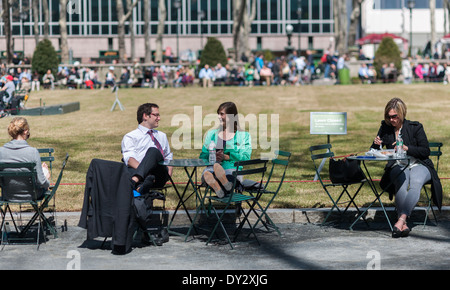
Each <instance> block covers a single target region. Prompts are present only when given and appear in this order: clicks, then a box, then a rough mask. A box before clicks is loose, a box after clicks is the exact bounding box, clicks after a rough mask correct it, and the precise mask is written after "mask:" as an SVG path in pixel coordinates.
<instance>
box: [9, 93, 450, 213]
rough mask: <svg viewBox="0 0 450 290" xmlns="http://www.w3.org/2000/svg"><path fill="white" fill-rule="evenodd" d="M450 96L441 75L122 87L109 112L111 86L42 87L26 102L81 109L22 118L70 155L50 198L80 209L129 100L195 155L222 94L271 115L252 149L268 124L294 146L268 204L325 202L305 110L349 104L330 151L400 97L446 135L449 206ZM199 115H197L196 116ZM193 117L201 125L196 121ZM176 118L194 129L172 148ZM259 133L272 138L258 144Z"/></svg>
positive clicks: (177, 152)
mask: <svg viewBox="0 0 450 290" xmlns="http://www.w3.org/2000/svg"><path fill="white" fill-rule="evenodd" d="M449 96H450V87H449V86H444V85H442V84H413V85H409V86H408V85H402V84H389V85H381V84H379V85H351V86H300V87H269V88H267V87H253V88H247V87H214V88H210V89H203V88H198V87H192V88H177V89H173V88H168V89H162V90H154V89H121V90H119V98H120V101H121V102H122V104H123V105H124V107H125V110H124V111H120V110H119V109H118V108H116V110H115V111H113V112H111V111H110V109H111V106H112V104H113V103H114V100H115V95H114V94H113V93H111V91H110V90H109V89H105V90H55V91H49V90H45V91H42V90H41V91H40V92H32V93H31V95H30V99H29V100H28V103H27V104H26V106H27V107H36V106H39V104H40V103H45V104H46V105H55V104H62V103H67V102H73V101H79V102H80V104H81V109H80V111H77V112H73V113H68V114H64V115H54V116H27V117H26V118H27V119H28V121H29V123H30V126H31V139H30V140H29V143H30V145H32V146H34V147H53V148H55V150H56V157H57V163H56V166H55V170H56V171H59V167H60V163H59V161H60V160H62V158H63V156H64V155H65V153H66V152H68V153H69V154H70V159H69V162H68V164H67V167H66V171H65V174H64V178H63V181H62V182H63V185H61V187H60V191H59V193H58V197H57V207H58V210H62V211H76V210H80V209H81V205H82V200H83V194H84V182H85V176H86V171H87V168H88V166H89V163H90V161H91V160H92V159H93V158H100V159H107V160H115V161H120V159H121V154H120V149H121V146H120V145H121V140H122V137H123V135H124V134H126V133H127V132H129V131H131V130H133V129H135V128H136V126H137V121H136V109H137V107H138V106H139V105H140V104H141V103H144V102H155V103H157V104H158V105H159V106H160V113H161V115H162V119H161V122H160V127H159V129H160V130H162V131H164V132H166V133H167V134H168V137H169V141H170V142H171V144H172V148H173V152H174V157H175V158H197V157H198V154H199V151H200V150H199V149H198V148H196V147H195V146H194V145H196V144H197V143H196V142H194V140H195V137H196V136H199V130H200V128H201V132H200V134H203V133H205V132H206V131H207V130H208V129H210V128H211V127H213V126H214V120H216V118H215V116H214V114H215V112H216V109H217V107H218V105H219V104H220V103H222V102H224V101H233V102H235V103H236V104H237V105H238V109H239V112H240V113H241V114H243V117H245V120H246V121H248V120H252V118H256V119H255V120H258V121H261V120H264V119H263V118H264V117H265V116H267V119H268V121H267V122H263V123H262V124H268V126H267V128H266V129H267V134H268V135H269V137H267V136H266V132H265V131H264V130H263V132H261V131H259V132H258V131H254V132H253V134H252V141H253V145H254V148H255V149H254V151H253V157H254V158H256V157H259V156H260V155H261V153H264V152H268V151H270V149H271V148H273V147H274V144H275V143H274V142H275V139H272V138H271V137H272V136H271V132H275V131H274V130H275V129H278V130H279V133H278V135H279V148H280V149H281V150H285V151H290V152H292V153H293V156H292V162H291V164H290V167H289V169H288V172H287V177H286V179H287V182H286V184H285V185H284V187H283V190H282V193H281V194H280V196H279V198H278V199H277V201H276V202H275V203H274V206H276V207H286V208H294V207H322V206H330V202H329V200H328V197H327V196H326V195H325V193H324V192H323V190H322V189H321V187H320V185H319V184H318V183H317V182H311V181H312V180H313V178H314V172H313V166H312V161H311V159H310V153H309V150H308V148H309V146H311V145H314V144H321V143H326V141H327V136H325V135H311V134H310V133H309V116H310V114H309V113H310V112H315V111H324V112H347V121H348V131H347V135H336V136H331V143H332V145H333V148H334V151H335V153H336V155H343V154H347V153H352V152H361V151H367V150H368V147H369V146H370V145H371V142H372V140H373V138H374V137H375V134H376V133H377V130H378V128H379V125H380V121H381V120H382V119H383V111H384V106H385V104H386V103H387V101H388V100H389V99H391V98H392V97H400V98H402V99H403V100H404V101H405V103H406V104H407V106H408V114H407V118H408V119H410V120H417V121H420V122H421V123H423V125H424V127H425V130H426V133H427V135H428V139H429V140H430V141H441V142H443V143H444V148H443V151H444V155H443V156H442V158H441V162H440V167H439V172H440V177H441V178H444V179H443V180H442V184H443V187H444V203H445V204H446V205H448V204H450V195H449V194H448V192H449V187H450V182H449V181H448V179H446V178H449V177H450V168H449V162H448V161H449V158H450V157H449V155H448V154H447V153H446V151H447V149H446V148H447V147H445V146H446V145H448V144H450V122H449V121H448V119H449V117H450V112H449V109H450V98H449ZM194 111H195V114H194ZM208 114H213V115H211V116H208V117H212V119H208V118H207V115H208ZM274 116H275V117H278V118H279V127H278V128H277V127H276V126H273V127H272V126H271V125H272V124H275V123H274V122H272V119H271V117H274ZM10 120H11V117H6V118H3V119H0V127H2V128H4V131H3V132H4V133H3V134H1V136H0V138H1V139H0V141H1V142H3V143H5V142H7V141H9V136H8V134H7V130H6V128H7V125H8V123H9V121H10ZM180 121H182V122H180ZM198 121H200V123H195V122H198ZM194 123H195V124H200V125H196V127H195V130H194ZM201 124H203V126H201ZM250 124H253V123H246V128H247V130H250V128H251V127H250V126H251V125H250ZM182 127H183V128H188V129H189V128H191V130H188V132H189V131H190V132H191V138H192V141H190V142H188V143H186V144H184V146H183V147H182V148H180V149H178V148H179V147H180V146H179V145H180V143H179V142H180V141H183V140H184V141H186V140H188V139H186V138H184V139H182V138H181V137H180V132H181V128H182ZM261 128H263V129H264V126H262V125H258V129H261ZM181 136H183V135H181ZM186 136H188V135H184V137H186ZM200 136H201V135H200ZM266 137H267V138H266ZM266 140H267V142H268V143H269V145H270V146H269V148H267V147H265V149H264V148H262V147H264V146H265V145H267V144H266V143H267V142H265V141H266ZM200 143H201V142H200ZM175 145H176V146H178V147H177V148H175V147H176V146H175ZM383 166H384V165H379V166H376V167H373V172H374V176H373V177H374V178H379V177H380V176H381V173H382V169H383ZM279 174H280V172H277V175H279ZM174 179H175V180H176V181H185V173H184V171H181V170H177V171H176V172H175V173H174ZM371 200H372V195H371V193H370V192H369V191H368V188H366V189H364V190H363V193H362V194H361V196H359V197H358V198H357V203H358V205H364V204H366V203H367V202H369V201H371ZM176 202H177V200H176V198H175V196H174V193H173V192H170V195H169V201H168V206H169V207H172V208H173V207H174V206H175V204H176ZM191 206H192V205H191Z"/></svg>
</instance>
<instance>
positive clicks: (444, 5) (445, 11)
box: [442, 0, 449, 35]
mask: <svg viewBox="0 0 450 290" xmlns="http://www.w3.org/2000/svg"><path fill="white" fill-rule="evenodd" d="M442 6H443V8H444V35H447V31H448V30H447V23H448V8H449V2H448V0H443V3H442Z"/></svg>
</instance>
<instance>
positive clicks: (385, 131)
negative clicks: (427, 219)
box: [371, 119, 442, 210]
mask: <svg viewBox="0 0 450 290" xmlns="http://www.w3.org/2000/svg"><path fill="white" fill-rule="evenodd" d="M401 134H402V139H403V144H404V145H406V146H408V152H407V154H408V155H409V156H413V157H415V158H416V159H417V161H418V162H420V163H421V164H423V165H424V166H425V167H426V168H428V170H429V171H430V175H431V193H432V200H433V203H434V204H435V205H436V206H437V207H438V208H439V210H441V206H442V185H441V181H440V179H439V176H438V174H437V172H436V170H435V169H434V165H433V161H432V160H431V159H430V158H429V156H430V147H429V143H428V138H427V135H426V134H425V130H424V129H423V126H422V124H421V123H419V122H417V121H409V120H406V119H405V120H404V121H403V127H402V131H401ZM378 136H380V138H381V140H383V143H382V144H383V145H385V146H386V148H387V149H394V147H395V144H394V145H393V143H394V142H395V128H394V127H392V126H390V125H387V124H386V122H385V121H384V120H383V121H381V127H380V129H379V130H378ZM371 148H375V149H379V145H376V144H375V143H373V144H372V146H371ZM393 163H394V161H389V162H388V164H387V165H386V168H385V171H384V174H383V177H382V178H381V182H380V186H381V188H383V189H384V190H386V191H387V192H389V197H390V199H391V200H392V197H393V195H394V194H395V188H394V186H393V185H391V186H389V187H388V188H387V185H389V183H390V177H389V172H390V169H391V166H392V165H393Z"/></svg>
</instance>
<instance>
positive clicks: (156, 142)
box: [147, 130, 164, 157]
mask: <svg viewBox="0 0 450 290" xmlns="http://www.w3.org/2000/svg"><path fill="white" fill-rule="evenodd" d="M147 133H148V134H149V135H150V137H152V141H153V143H155V146H156V148H158V150H159V151H160V152H161V154H162V156H163V157H164V150H163V149H162V147H161V144H160V143H159V142H158V140H157V139H156V138H155V136H154V135H153V130H148V132H147Z"/></svg>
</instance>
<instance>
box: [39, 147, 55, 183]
mask: <svg viewBox="0 0 450 290" xmlns="http://www.w3.org/2000/svg"><path fill="white" fill-rule="evenodd" d="M38 152H39V154H42V155H41V162H48V168H49V171H50V178H51V177H53V172H52V171H53V161H55V156H53V153H54V152H55V149H53V148H39V149H38Z"/></svg>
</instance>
